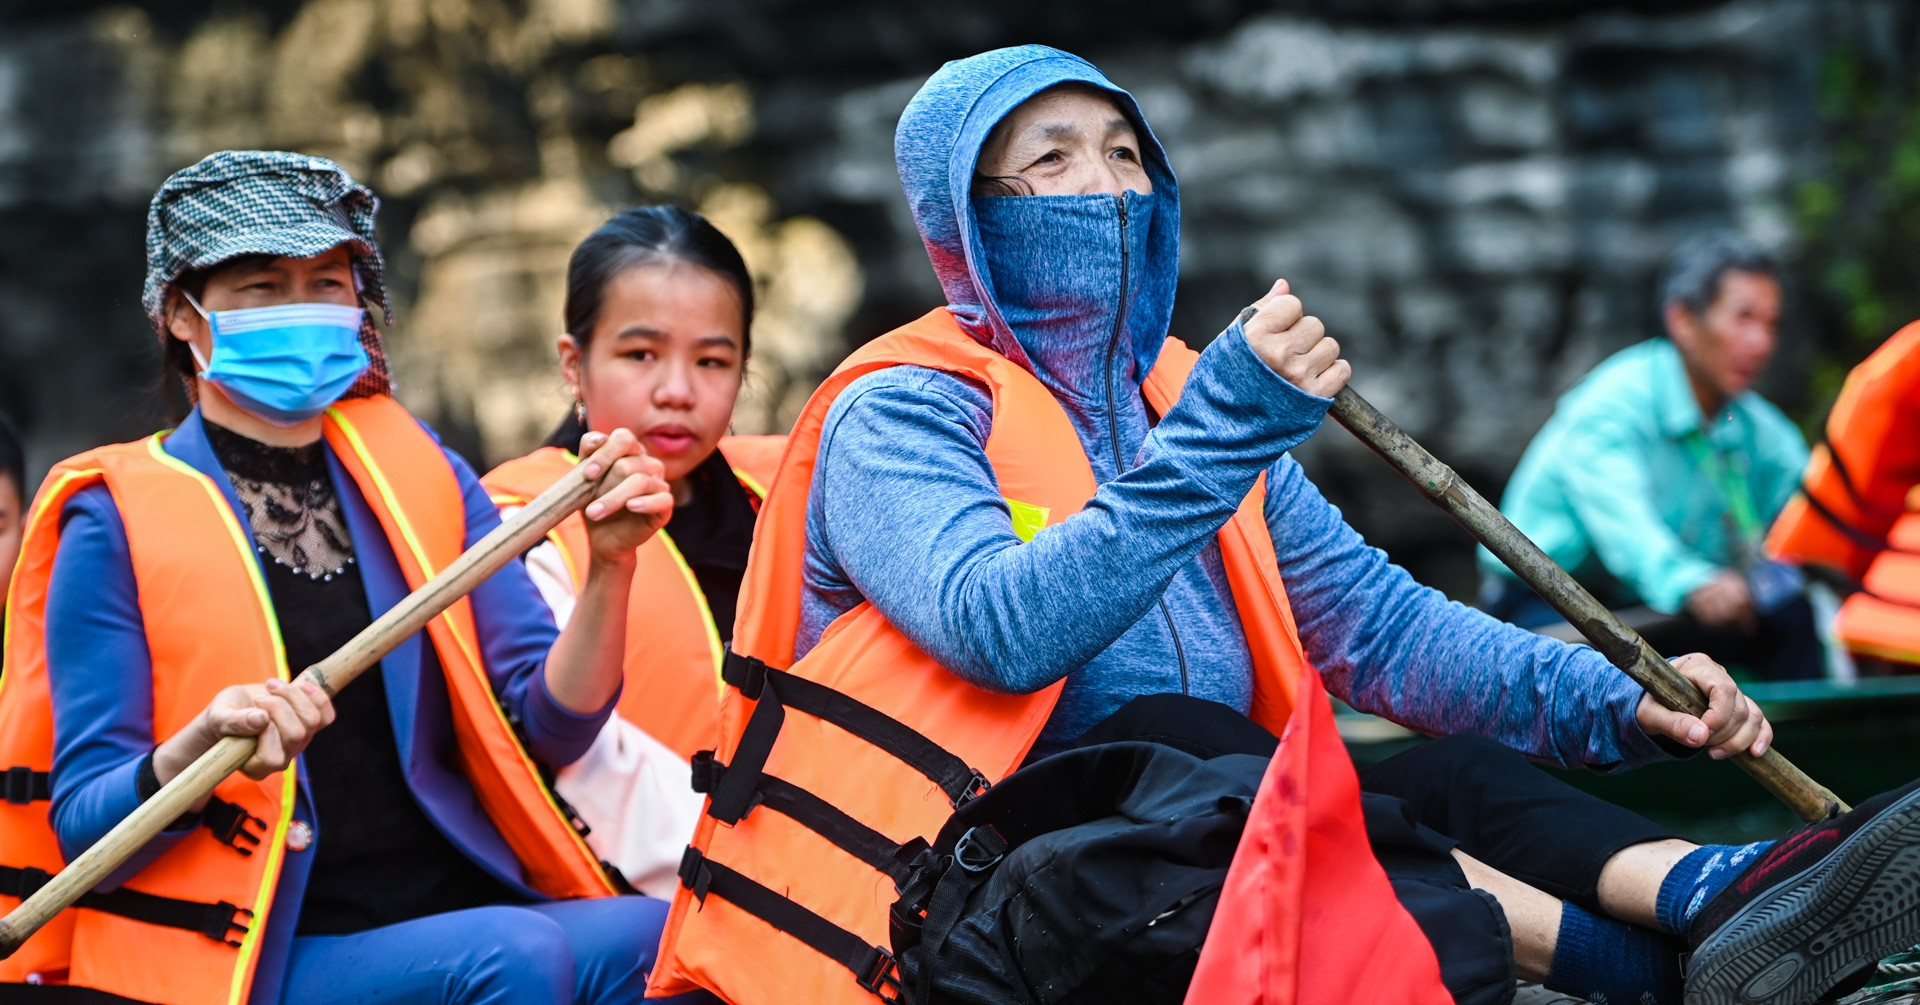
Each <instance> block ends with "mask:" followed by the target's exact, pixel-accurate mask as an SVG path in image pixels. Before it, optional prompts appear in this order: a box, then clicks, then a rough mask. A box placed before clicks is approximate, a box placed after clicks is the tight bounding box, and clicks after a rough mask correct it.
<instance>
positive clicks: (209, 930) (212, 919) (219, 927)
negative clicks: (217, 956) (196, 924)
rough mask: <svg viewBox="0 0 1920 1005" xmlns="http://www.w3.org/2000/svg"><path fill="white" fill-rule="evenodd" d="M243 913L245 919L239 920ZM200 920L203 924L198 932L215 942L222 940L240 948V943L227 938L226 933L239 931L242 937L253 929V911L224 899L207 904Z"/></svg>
mask: <svg viewBox="0 0 1920 1005" xmlns="http://www.w3.org/2000/svg"><path fill="white" fill-rule="evenodd" d="M243 914H244V915H246V916H247V917H246V920H245V921H242V920H240V916H241V915H243ZM202 921H203V922H204V924H203V925H202V927H201V929H200V934H202V935H204V936H206V937H207V938H209V939H212V940H213V941H215V942H224V943H226V944H227V945H229V946H232V947H233V948H235V949H238V948H240V943H239V942H236V941H234V940H233V939H231V938H228V937H227V933H228V932H239V933H240V937H241V938H242V939H244V938H246V937H247V934H248V933H249V932H251V931H252V930H253V912H252V911H250V910H248V909H246V908H244V907H239V906H237V905H234V904H229V903H227V902H226V901H224V900H222V901H219V902H217V903H213V904H208V905H207V911H206V914H205V915H204V917H203V918H202Z"/></svg>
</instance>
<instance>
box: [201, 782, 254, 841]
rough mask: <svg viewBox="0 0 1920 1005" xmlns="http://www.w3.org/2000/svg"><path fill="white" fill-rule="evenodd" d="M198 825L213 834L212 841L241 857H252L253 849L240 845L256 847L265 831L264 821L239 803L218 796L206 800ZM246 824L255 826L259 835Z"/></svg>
mask: <svg viewBox="0 0 1920 1005" xmlns="http://www.w3.org/2000/svg"><path fill="white" fill-rule="evenodd" d="M200 823H201V824H202V825H203V826H205V827H206V828H207V830H209V831H212V832H213V839H214V840H216V841H218V842H220V843H221V844H223V845H226V846H227V847H229V848H232V849H233V850H234V851H237V852H239V853H240V854H242V855H252V854H253V848H251V847H248V848H242V847H241V846H240V845H241V843H242V842H245V843H246V844H248V845H258V844H259V843H260V838H261V836H262V835H264V834H265V833H266V830H267V822H266V821H265V820H262V819H261V818H259V817H256V816H254V815H253V814H251V813H249V812H247V808H246V807H244V806H241V805H240V804H239V803H230V802H227V801H226V800H225V799H222V798H220V797H219V796H214V797H213V798H211V799H209V800H207V808H206V809H205V810H203V811H201V813H200ZM248 824H254V825H257V826H258V827H259V828H260V833H259V834H255V833H254V832H253V831H250V830H248V829H247V825H248Z"/></svg>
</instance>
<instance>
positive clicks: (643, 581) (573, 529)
mask: <svg viewBox="0 0 1920 1005" xmlns="http://www.w3.org/2000/svg"><path fill="white" fill-rule="evenodd" d="M786 446H787V438H786V437H784V436H728V437H725V438H723V439H721V441H720V453H721V454H722V455H723V456H724V457H726V459H727V464H728V466H729V467H731V468H732V469H733V474H734V477H735V478H738V479H739V480H740V487H741V488H743V489H745V490H746V492H747V495H748V497H749V498H751V499H752V500H753V501H754V504H755V505H756V506H757V505H758V504H759V501H760V500H762V499H764V498H766V495H767V486H768V485H769V484H771V483H772V481H773V474H774V472H775V471H776V470H778V468H779V463H780V454H781V452H782V451H784V450H785V449H786ZM579 462H580V459H579V458H578V457H576V456H575V455H574V454H573V453H572V452H571V451H568V450H562V449H560V448H559V447H541V448H540V449H538V450H536V451H534V452H533V453H531V454H528V455H526V456H525V457H519V458H515V459H514V460H511V461H508V462H506V463H505V464H502V465H500V466H499V467H497V468H494V469H493V470H492V471H489V472H487V474H486V477H484V478H482V479H480V483H481V484H482V485H485V486H486V488H487V493H488V495H490V496H492V498H493V503H494V505H496V506H525V505H526V504H527V503H528V502H530V501H532V499H533V497H534V496H537V495H539V494H540V493H542V492H545V491H546V490H547V489H548V488H550V487H551V486H552V485H553V484H554V483H555V482H557V481H559V480H560V479H561V478H563V477H565V475H566V473H567V472H568V471H571V470H573V466H574V465H575V464H578V463H579ZM547 537H548V539H549V540H551V541H552V542H553V543H554V545H555V546H556V547H557V548H559V550H560V556H561V558H562V559H563V560H565V562H566V563H567V572H568V573H569V574H570V575H571V576H572V578H573V589H574V592H575V593H576V594H577V593H578V592H579V591H580V590H581V588H583V587H584V586H585V585H586V582H587V561H588V559H589V557H590V553H589V551H588V549H587V522H586V518H585V517H583V516H581V515H580V514H578V513H575V514H573V515H572V516H570V517H567V518H566V519H565V520H563V521H561V523H560V526H558V527H555V528H554V529H553V531H552V532H551V533H550V534H548V535H547ZM634 555H635V558H636V559H637V563H638V564H637V565H636V567H635V568H634V570H633V594H632V597H631V599H629V600H628V602H627V656H626V663H625V667H626V687H625V689H624V690H623V691H622V692H621V694H620V704H619V706H618V710H619V712H620V717H621V718H623V719H625V720H627V721H628V722H631V723H633V724H634V725H636V726H639V727H640V728H641V729H642V730H645V731H646V733H647V735H648V736H651V737H653V738H654V739H656V740H659V741H660V742H661V743H664V744H666V745H667V746H668V747H670V748H672V749H673V750H674V752H676V753H678V754H679V755H680V757H681V758H682V759H683V760H686V759H691V758H692V757H693V755H694V754H695V753H696V752H697V751H701V750H707V749H710V748H712V747H713V745H714V744H715V743H716V742H718V740H719V728H720V692H721V691H722V690H723V689H724V686H723V685H722V684H721V682H720V665H721V657H722V656H723V655H724V654H725V652H726V648H725V647H724V646H723V645H721V643H720V632H719V630H718V628H717V626H715V625H714V623H713V612H712V611H711V610H710V609H708V607H707V598H706V595H705V594H703V593H701V592H700V583H699V581H697V580H696V579H694V576H693V570H692V569H690V568H688V567H687V563H686V560H685V559H683V558H682V557H681V556H680V549H679V548H677V547H675V545H674V543H673V537H672V535H671V534H670V533H669V531H668V530H662V531H660V532H659V533H657V534H655V535H653V536H652V537H651V538H648V539H647V543H645V544H643V545H641V546H640V548H639V550H638V551H636V552H635V553H634Z"/></svg>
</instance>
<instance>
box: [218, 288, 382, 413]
mask: <svg viewBox="0 0 1920 1005" xmlns="http://www.w3.org/2000/svg"><path fill="white" fill-rule="evenodd" d="M187 302H188V303H190V304H192V305H193V309H194V310H196V311H199V312H200V316H201V317H204V318H206V319H207V325H208V327H209V328H210V329H211V330H212V332H213V358H212V359H211V360H207V359H202V358H201V356H200V350H199V349H198V348H195V349H193V358H194V361H195V362H196V363H199V364H200V376H202V377H204V378H206V380H207V382H208V383H210V384H213V385H214V386H215V387H218V388H219V389H220V390H221V391H223V392H225V394H226V396H227V397H229V398H232V399H233V403H234V404H236V405H239V406H240V407H241V408H244V409H246V410H247V411H248V412H250V413H252V414H253V415H255V416H258V417H259V418H261V419H265V420H266V421H268V422H271V423H273V424H274V425H276V426H293V425H298V424H299V423H301V422H305V421H306V420H308V419H311V418H313V417H314V416H316V415H319V414H320V413H321V412H323V411H326V408H327V406H328V405H331V404H333V403H334V402H335V401H338V400H340V396H341V395H343V394H345V393H347V388H349V387H352V386H353V382H354V381H355V380H357V379H359V377H360V374H361V373H362V372H363V371H365V370H366V368H367V367H368V366H369V365H370V364H371V363H372V360H371V359H369V358H368V356H367V350H366V347H364V346H362V345H361V344H360V322H361V320H362V319H363V318H364V316H365V315H366V311H365V310H363V309H361V308H359V307H347V306H344V305H341V304H277V305H275V306H272V307H245V308H241V309H239V310H231V311H212V312H209V311H208V310H207V309H206V308H204V307H201V306H200V302H199V301H197V300H195V299H194V298H193V297H192V295H188V296H187Z"/></svg>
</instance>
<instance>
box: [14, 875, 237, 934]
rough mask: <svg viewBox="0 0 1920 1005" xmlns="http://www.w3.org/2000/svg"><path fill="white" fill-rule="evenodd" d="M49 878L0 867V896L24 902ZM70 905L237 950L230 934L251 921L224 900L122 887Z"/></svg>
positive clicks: (95, 894)
mask: <svg viewBox="0 0 1920 1005" xmlns="http://www.w3.org/2000/svg"><path fill="white" fill-rule="evenodd" d="M52 878H53V876H52V874H51V873H48V872H47V871H46V870H45V869H35V868H33V867H32V866H28V867H26V868H15V867H13V866H10V865H0V894H4V895H6V896H9V897H18V898H19V899H21V900H25V899H27V898H28V897H31V896H33V895H34V894H35V893H38V892H39V891H40V888H41V887H43V886H45V885H47V881H48V880H50V879H52ZM73 906H75V907H84V908H86V909H88V910H90V911H105V912H106V913H108V914H117V915H119V916H120V917H122V918H127V919H129V920H132V921H140V922H145V923H146V924H149V925H159V926H161V927H164V928H179V929H184V930H186V931H189V932H199V933H200V934H201V935H204V936H206V937H207V938H209V939H212V940H214V941H215V942H224V943H226V944H227V945H229V946H233V947H235V948H238V947H239V945H240V942H239V940H238V939H235V938H234V937H233V933H236V932H237V933H239V935H241V936H242V937H244V936H245V935H246V934H247V931H248V926H249V925H251V924H252V921H253V912H252V911H250V910H248V909H246V908H244V907H237V906H235V905H233V904H229V903H227V902H226V901H224V900H222V901H216V902H214V903H211V904H204V903H201V902H200V901H197V900H176V899H174V898H172V897H161V896H156V895H154V894H151V893H141V892H140V891H138V890H129V889H126V888H125V887H122V888H120V889H118V890H114V891H112V892H110V893H100V892H98V891H89V892H87V893H85V894H82V895H81V897H80V899H79V900H76V901H74V903H73ZM242 915H245V920H242V917H241V916H242Z"/></svg>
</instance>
